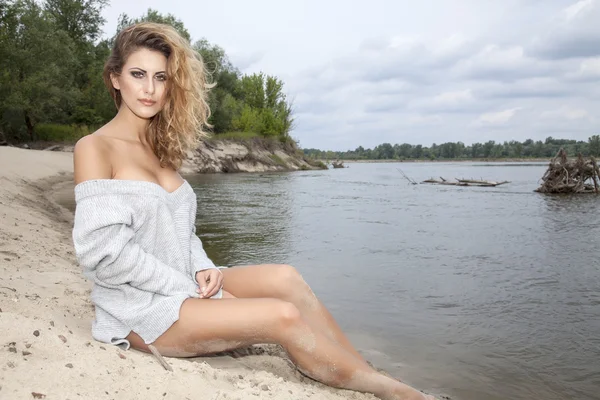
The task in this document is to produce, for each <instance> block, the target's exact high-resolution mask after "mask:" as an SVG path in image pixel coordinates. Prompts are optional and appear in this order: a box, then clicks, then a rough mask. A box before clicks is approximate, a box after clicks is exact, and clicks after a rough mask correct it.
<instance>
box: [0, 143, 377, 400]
mask: <svg viewBox="0 0 600 400" xmlns="http://www.w3.org/2000/svg"><path fill="white" fill-rule="evenodd" d="M72 179H73V178H72V154H71V153H68V152H52V151H36V150H23V149H18V148H13V147H0V183H1V184H0V218H1V219H2V225H1V229H0V332H2V340H1V346H2V347H1V348H0V368H1V369H2V373H1V374H0V398H10V399H26V398H32V396H33V398H46V399H66V398H71V399H74V398H86V399H88V398H93V399H96V398H105V396H107V398H122V399H147V398H148V399H159V398H161V399H185V398H190V399H191V398H202V399H208V400H212V399H217V398H218V399H219V400H221V399H240V400H242V399H247V398H257V399H280V400H283V399H290V398H293V399H300V400H302V399H309V398H311V399H315V398H317V399H323V400H342V399H355V400H366V399H374V398H375V397H373V396H372V395H366V394H360V393H356V392H351V391H345V390H339V389H333V388H330V387H327V386H324V385H321V384H319V383H316V382H314V381H312V380H310V379H307V378H305V377H304V376H303V375H301V374H300V373H299V372H298V371H297V370H296V369H295V368H293V367H292V366H290V362H289V360H288V359H287V357H286V355H285V353H284V352H283V351H282V350H281V349H280V348H279V347H278V346H253V347H251V348H249V349H245V350H243V351H238V352H235V353H231V354H228V355H222V356H218V357H217V356H215V357H198V358H191V359H168V362H169V364H171V366H172V367H173V372H168V371H165V370H164V369H163V368H162V367H161V366H160V365H159V364H158V363H157V362H156V360H155V359H154V358H153V357H152V356H151V355H147V354H144V353H141V352H138V351H135V350H129V351H122V350H120V349H119V348H117V347H114V346H109V345H104V344H102V343H99V342H96V341H94V340H93V339H92V337H91V323H92V320H93V305H92V304H91V302H90V300H89V296H90V288H91V284H90V282H89V281H87V280H85V278H83V276H82V274H81V271H80V268H79V266H78V265H77V262H76V258H75V255H74V251H73V247H72V241H71V227H72V223H73V215H72V214H71V213H70V212H68V211H66V210H65V209H64V208H62V207H60V206H59V205H58V204H57V203H56V201H55V199H54V197H53V193H54V192H55V190H57V189H59V188H60V187H64V186H66V185H71V184H72ZM58 382H60V384H58ZM36 396H37V397H36Z"/></svg>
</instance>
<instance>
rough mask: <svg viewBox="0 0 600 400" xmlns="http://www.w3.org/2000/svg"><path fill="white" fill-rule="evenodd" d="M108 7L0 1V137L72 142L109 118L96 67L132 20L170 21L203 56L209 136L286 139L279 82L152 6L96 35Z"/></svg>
mask: <svg viewBox="0 0 600 400" xmlns="http://www.w3.org/2000/svg"><path fill="white" fill-rule="evenodd" d="M107 4H108V1H107V0H41V1H35V0H0V141H2V139H3V138H2V136H3V135H4V137H5V139H6V140H9V141H15V142H22V141H32V140H40V139H41V140H65V141H72V140H76V139H78V138H79V137H81V136H83V135H85V134H86V133H88V132H89V131H91V130H93V129H95V128H97V127H99V126H101V125H102V124H104V123H106V122H108V121H109V120H110V119H111V118H113V117H114V115H115V113H116V111H115V105H114V102H113V100H112V99H111V98H110V96H109V94H108V91H107V90H106V88H105V87H104V83H103V81H102V69H103V66H104V62H105V61H106V59H107V57H108V55H109V53H110V49H111V45H112V43H113V41H114V38H115V36H116V34H117V33H118V32H119V31H120V30H121V29H123V28H124V27H126V26H127V25H129V24H131V23H133V22H139V21H151V22H159V23H166V24H170V25H172V26H173V27H174V28H175V29H177V30H178V31H179V33H181V35H183V36H184V37H185V38H186V39H187V40H188V41H189V42H190V43H193V47H194V49H195V50H196V51H197V52H198V53H199V54H200V55H201V56H202V58H203V59H204V61H205V63H206V66H207V69H208V70H209V71H210V73H211V75H212V78H211V79H210V80H211V81H213V82H216V84H217V85H216V87H215V88H214V89H212V90H211V92H210V99H209V102H210V107H211V111H212V116H211V119H210V123H211V124H212V125H214V129H213V131H214V133H216V134H222V133H225V132H227V133H228V135H229V136H230V137H231V136H232V132H233V133H236V134H238V135H239V136H244V137H248V136H252V135H262V136H269V137H278V138H279V139H282V141H286V140H289V133H290V131H291V130H292V125H293V118H292V107H291V103H290V102H289V101H288V100H287V99H286V96H285V94H284V92H283V82H282V81H281V80H279V79H278V78H276V77H274V76H268V75H265V74H262V73H261V74H252V75H242V74H241V73H240V71H239V70H238V69H237V68H235V67H234V66H233V65H232V64H231V62H230V61H229V58H228V57H227V55H226V54H225V51H224V50H223V49H222V48H221V47H219V46H217V45H214V44H211V43H209V42H208V41H207V40H206V39H200V40H197V41H195V42H192V40H191V37H190V34H189V32H188V30H187V29H186V28H185V26H184V25H183V23H182V22H181V20H179V19H178V18H176V17H175V16H173V15H171V14H168V15H162V14H160V13H158V12H157V11H154V10H152V9H149V10H148V11H147V12H146V14H145V15H143V16H141V17H139V18H137V19H131V18H129V17H128V16H127V15H125V14H122V15H121V16H120V19H119V24H118V28H117V32H115V34H114V35H113V36H112V37H111V38H108V39H102V38H101V34H102V26H103V24H104V23H105V20H104V18H102V15H101V13H102V10H103V9H104V7H106V6H107ZM247 133H251V134H252V135H248V134H247ZM234 136H235V135H234Z"/></svg>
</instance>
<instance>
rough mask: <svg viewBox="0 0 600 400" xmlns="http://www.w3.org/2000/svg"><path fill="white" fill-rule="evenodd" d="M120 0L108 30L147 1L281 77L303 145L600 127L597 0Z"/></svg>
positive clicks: (576, 133)
mask: <svg viewBox="0 0 600 400" xmlns="http://www.w3.org/2000/svg"><path fill="white" fill-rule="evenodd" d="M112 3H113V4H112V5H111V6H110V7H108V8H107V9H106V10H105V11H104V16H105V18H106V19H107V24H106V25H105V32H107V33H109V34H112V33H113V32H114V31H115V28H116V23H117V18H118V16H119V14H121V13H127V14H128V15H129V16H131V17H137V16H140V15H142V14H143V13H144V12H145V10H146V9H147V8H148V7H151V8H153V9H156V10H158V11H160V12H162V13H172V14H174V15H175V16H177V17H178V18H180V19H181V20H182V21H183V22H184V24H185V26H186V27H187V29H188V30H189V31H190V34H191V35H192V40H196V39H199V38H201V37H206V38H207V39H208V40H209V41H210V42H212V43H215V44H218V45H220V46H221V47H223V48H224V49H225V50H226V52H227V53H228V55H229V56H230V58H231V60H232V62H233V63H234V65H235V66H237V67H238V68H239V69H240V70H241V71H242V72H243V73H252V72H258V71H263V72H265V73H267V74H272V75H277V76H278V77H280V78H281V79H283V80H284V82H285V85H286V92H287V94H288V96H289V98H290V99H292V100H293V102H294V108H295V112H296V128H295V130H294V132H293V136H294V137H295V138H297V139H298V140H299V141H300V145H301V146H302V147H306V148H310V147H315V148H320V149H329V150H348V149H354V148H356V147H357V146H359V145H362V146H364V147H373V146H375V145H378V144H380V143H383V142H389V143H392V144H394V143H411V144H423V145H427V146H429V145H431V144H432V143H443V142H447V141H459V140H460V141H463V142H464V143H466V144H471V143H473V142H482V141H487V140H496V141H504V140H513V139H514V140H524V139H527V138H532V139H536V140H537V139H545V138H546V137H548V136H553V137H555V138H572V139H579V140H587V138H588V137H589V136H591V135H593V134H600V115H599V113H598V111H600V84H599V83H600V0H580V1H576V0H502V1H496V0H420V1H418V2H417V1H414V0H412V1H405V0H369V1H357V0H345V1H341V0H318V1H317V0H304V1H300V0H295V1H287V0H283V1H282V0H252V1H247V0H222V1H212V2H198V1H194V0H170V1H163V0H143V1H140V0H120V1H118V2H117V1H116V0H113V1H112ZM594 21H595V22H594Z"/></svg>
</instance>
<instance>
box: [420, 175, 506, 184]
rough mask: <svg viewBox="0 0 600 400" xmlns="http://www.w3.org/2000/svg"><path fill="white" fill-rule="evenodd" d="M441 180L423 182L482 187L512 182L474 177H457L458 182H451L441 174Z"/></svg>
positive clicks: (425, 181)
mask: <svg viewBox="0 0 600 400" xmlns="http://www.w3.org/2000/svg"><path fill="white" fill-rule="evenodd" d="M440 179H441V180H439V181H438V180H437V179H433V178H432V179H427V180H424V181H423V182H421V183H431V184H434V185H449V186H481V187H495V186H500V185H504V184H506V183H510V182H508V181H501V182H495V181H484V180H473V179H457V178H454V179H456V182H449V181H447V180H446V179H444V178H442V177H441V176H440Z"/></svg>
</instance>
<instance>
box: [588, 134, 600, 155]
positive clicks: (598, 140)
mask: <svg viewBox="0 0 600 400" xmlns="http://www.w3.org/2000/svg"><path fill="white" fill-rule="evenodd" d="M588 146H589V153H590V155H591V156H595V157H598V156H600V135H593V136H591V137H590V138H589V139H588Z"/></svg>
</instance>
